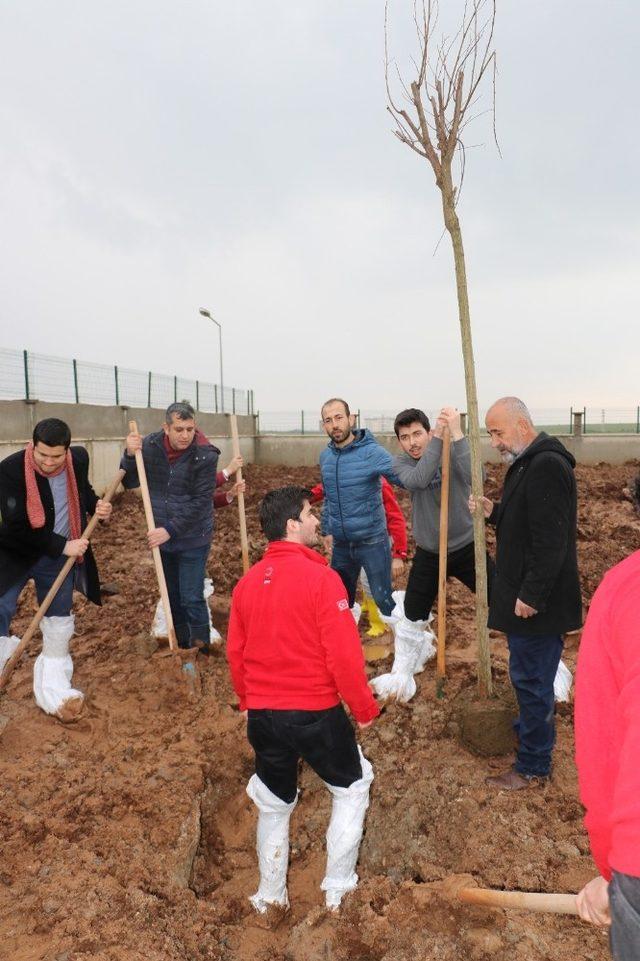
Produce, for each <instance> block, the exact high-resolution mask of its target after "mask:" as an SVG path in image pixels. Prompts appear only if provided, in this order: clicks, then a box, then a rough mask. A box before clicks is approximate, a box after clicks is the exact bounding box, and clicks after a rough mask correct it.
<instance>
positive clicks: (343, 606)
mask: <svg viewBox="0 0 640 961" xmlns="http://www.w3.org/2000/svg"><path fill="white" fill-rule="evenodd" d="M338 610H339V611H348V610H349V601H348V600H347V599H346V597H343V598H342V600H341V601H338Z"/></svg>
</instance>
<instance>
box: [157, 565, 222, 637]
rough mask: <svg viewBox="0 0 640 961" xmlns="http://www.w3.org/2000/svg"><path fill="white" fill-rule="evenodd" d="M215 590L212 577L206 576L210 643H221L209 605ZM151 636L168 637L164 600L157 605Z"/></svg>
mask: <svg viewBox="0 0 640 961" xmlns="http://www.w3.org/2000/svg"><path fill="white" fill-rule="evenodd" d="M214 592H215V588H214V586H213V581H212V580H211V578H210V577H205V579H204V590H203V592H202V596H203V597H204V599H205V601H206V602H207V614H208V616H209V643H210V644H219V643H220V641H221V640H222V635H221V634H220V633H219V632H218V631H216V629H215V627H214V626H213V624H212V622H211V608H210V607H209V598H210V597H211V595H212V594H213V593H214ZM151 636H152V637H167V619H166V617H165V616H164V607H163V606H162V601H158V603H157V605H156V612H155V614H154V615H153V624H152V625H151Z"/></svg>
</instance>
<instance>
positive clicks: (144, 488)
mask: <svg viewBox="0 0 640 961" xmlns="http://www.w3.org/2000/svg"><path fill="white" fill-rule="evenodd" d="M129 433H131V434H137V433H138V425H137V424H136V422H135V420H130V421H129ZM135 456H136V467H137V468H138V479H139V481H140V493H141V494H142V503H143V504H144V514H145V517H146V519H147V530H148V531H153V530H155V526H156V524H155V521H154V519H153V509H152V507H151V498H150V496H149V485H148V483H147V472H146V471H145V469H144V459H143V457H142V451H141V450H137V451H136V455H135ZM151 553H152V555H153V563H154V566H155V569H156V578H157V580H158V587H159V589H160V599H161V601H162V609H163V611H164V617H165V621H166V622H167V637H168V638H169V648H170V649H171V650H172V651H174V652H177V651H178V639H177V637H176V630H175V627H174V626H173V615H172V613H171V604H170V603H169V592H168V590H167V581H166V578H165V576H164V568H163V567H162V558H161V557H160V548H159V547H152V548H151Z"/></svg>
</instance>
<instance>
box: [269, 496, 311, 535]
mask: <svg viewBox="0 0 640 961" xmlns="http://www.w3.org/2000/svg"><path fill="white" fill-rule="evenodd" d="M310 500H311V491H310V490H307V488H306V487H298V486H296V485H295V484H290V485H289V486H288V487H278V488H276V490H273V491H269V493H268V494H265V496H264V498H263V499H262V503H261V504H260V527H261V528H262V531H263V533H264V535H265V537H266V538H267V540H268V541H281V540H284V538H285V537H286V536H287V521H288V520H294V521H297V520H299V519H300V514H301V513H302V508H303V507H304V502H305V501H310Z"/></svg>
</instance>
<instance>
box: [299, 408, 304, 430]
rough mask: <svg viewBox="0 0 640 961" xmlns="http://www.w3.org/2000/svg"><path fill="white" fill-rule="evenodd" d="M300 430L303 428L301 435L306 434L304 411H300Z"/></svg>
mask: <svg viewBox="0 0 640 961" xmlns="http://www.w3.org/2000/svg"><path fill="white" fill-rule="evenodd" d="M300 428H301V433H302V434H304V411H303V410H301V411H300Z"/></svg>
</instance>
